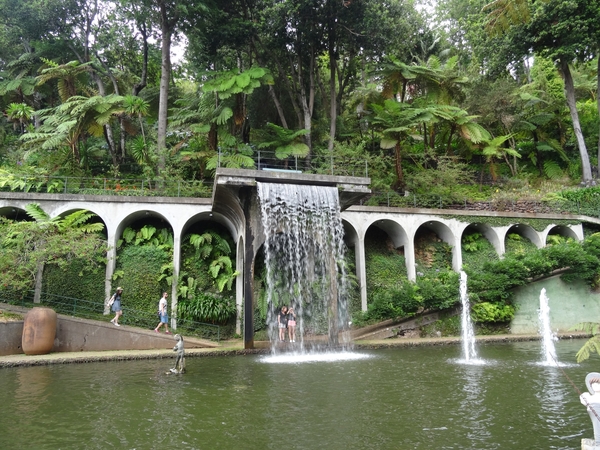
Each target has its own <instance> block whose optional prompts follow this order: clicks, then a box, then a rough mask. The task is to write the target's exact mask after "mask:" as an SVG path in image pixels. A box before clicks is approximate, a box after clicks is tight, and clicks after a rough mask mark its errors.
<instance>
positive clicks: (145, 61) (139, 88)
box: [132, 23, 148, 96]
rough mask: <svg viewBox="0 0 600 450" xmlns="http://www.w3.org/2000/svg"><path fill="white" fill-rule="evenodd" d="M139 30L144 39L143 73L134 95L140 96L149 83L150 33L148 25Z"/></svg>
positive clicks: (139, 26)
mask: <svg viewBox="0 0 600 450" xmlns="http://www.w3.org/2000/svg"><path fill="white" fill-rule="evenodd" d="M138 30H139V31H140V34H141V35H142V38H143V44H142V73H141V75H140V81H139V83H136V84H135V85H134V86H133V89H132V94H133V95H135V96H138V95H139V94H140V92H141V91H142V89H144V88H145V87H146V83H147V82H148V81H147V80H148V31H147V29H146V24H145V23H142V24H139V25H138Z"/></svg>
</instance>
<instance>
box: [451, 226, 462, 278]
mask: <svg viewBox="0 0 600 450" xmlns="http://www.w3.org/2000/svg"><path fill="white" fill-rule="evenodd" d="M461 238H462V235H461V234H460V233H455V234H454V245H453V246H452V270H454V271H455V272H460V271H461V269H462V245H461V243H462V242H461V241H462V239H461Z"/></svg>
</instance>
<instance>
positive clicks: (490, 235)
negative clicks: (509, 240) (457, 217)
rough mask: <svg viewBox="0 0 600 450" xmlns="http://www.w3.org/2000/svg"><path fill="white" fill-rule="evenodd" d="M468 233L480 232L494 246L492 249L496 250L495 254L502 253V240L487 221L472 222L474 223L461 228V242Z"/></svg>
mask: <svg viewBox="0 0 600 450" xmlns="http://www.w3.org/2000/svg"><path fill="white" fill-rule="evenodd" d="M470 233H480V234H481V235H482V236H483V237H484V238H485V239H487V240H488V242H489V243H490V244H492V246H493V247H494V250H496V254H497V255H498V256H500V255H502V252H503V249H504V246H503V245H502V242H501V240H500V237H499V236H498V233H497V232H496V230H495V229H494V228H493V227H492V226H491V225H489V224H487V223H481V222H474V223H471V224H469V225H468V226H467V227H466V228H465V229H464V230H463V233H462V236H461V243H462V240H463V238H464V237H465V236H466V235H468V234H470Z"/></svg>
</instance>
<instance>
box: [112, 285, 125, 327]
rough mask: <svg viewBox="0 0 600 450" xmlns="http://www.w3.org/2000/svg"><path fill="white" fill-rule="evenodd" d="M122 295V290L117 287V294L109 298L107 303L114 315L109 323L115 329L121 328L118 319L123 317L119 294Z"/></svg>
mask: <svg viewBox="0 0 600 450" xmlns="http://www.w3.org/2000/svg"><path fill="white" fill-rule="evenodd" d="M122 293H123V288H122V287H118V288H117V292H115V293H114V294H113V296H112V297H111V298H110V301H109V304H110V309H111V311H112V312H114V313H115V317H113V318H112V319H111V323H112V324H113V325H115V326H117V327H120V326H121V325H119V317H121V316H122V315H123V309H122V308H121V294H122Z"/></svg>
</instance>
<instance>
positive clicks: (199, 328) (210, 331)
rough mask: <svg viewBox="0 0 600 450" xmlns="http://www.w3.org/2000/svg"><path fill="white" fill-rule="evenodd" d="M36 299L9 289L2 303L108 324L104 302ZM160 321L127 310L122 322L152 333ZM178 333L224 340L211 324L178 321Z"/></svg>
mask: <svg viewBox="0 0 600 450" xmlns="http://www.w3.org/2000/svg"><path fill="white" fill-rule="evenodd" d="M33 296H34V293H33V291H28V292H27V293H25V294H18V293H15V292H12V291H7V290H5V291H3V292H2V293H1V294H0V301H1V302H4V303H8V304H11V305H17V306H22V307H26V308H33V307H34V306H47V307H49V308H52V309H53V310H54V311H56V312H57V313H58V314H63V315H66V316H74V317H80V318H84V319H92V320H100V321H103V322H106V320H107V316H106V315H104V303H100V302H97V301H96V302H93V301H89V300H83V299H80V298H75V297H67V296H64V295H55V294H49V293H42V294H41V296H40V303H34V301H33ZM111 314H112V313H111ZM158 321H159V319H158V317H157V315H156V313H149V312H147V311H140V310H137V309H133V308H127V307H124V308H123V316H122V317H121V319H120V322H121V323H122V324H125V325H131V326H134V327H139V328H146V329H150V330H151V329H154V328H155V327H156V325H157V324H158ZM177 332H178V333H180V334H185V335H186V336H195V337H200V338H202V339H210V340H214V341H217V342H219V341H220V339H221V327H220V326H219V325H214V324H210V323H203V322H195V321H190V320H185V321H183V320H182V321H178V322H177Z"/></svg>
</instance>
